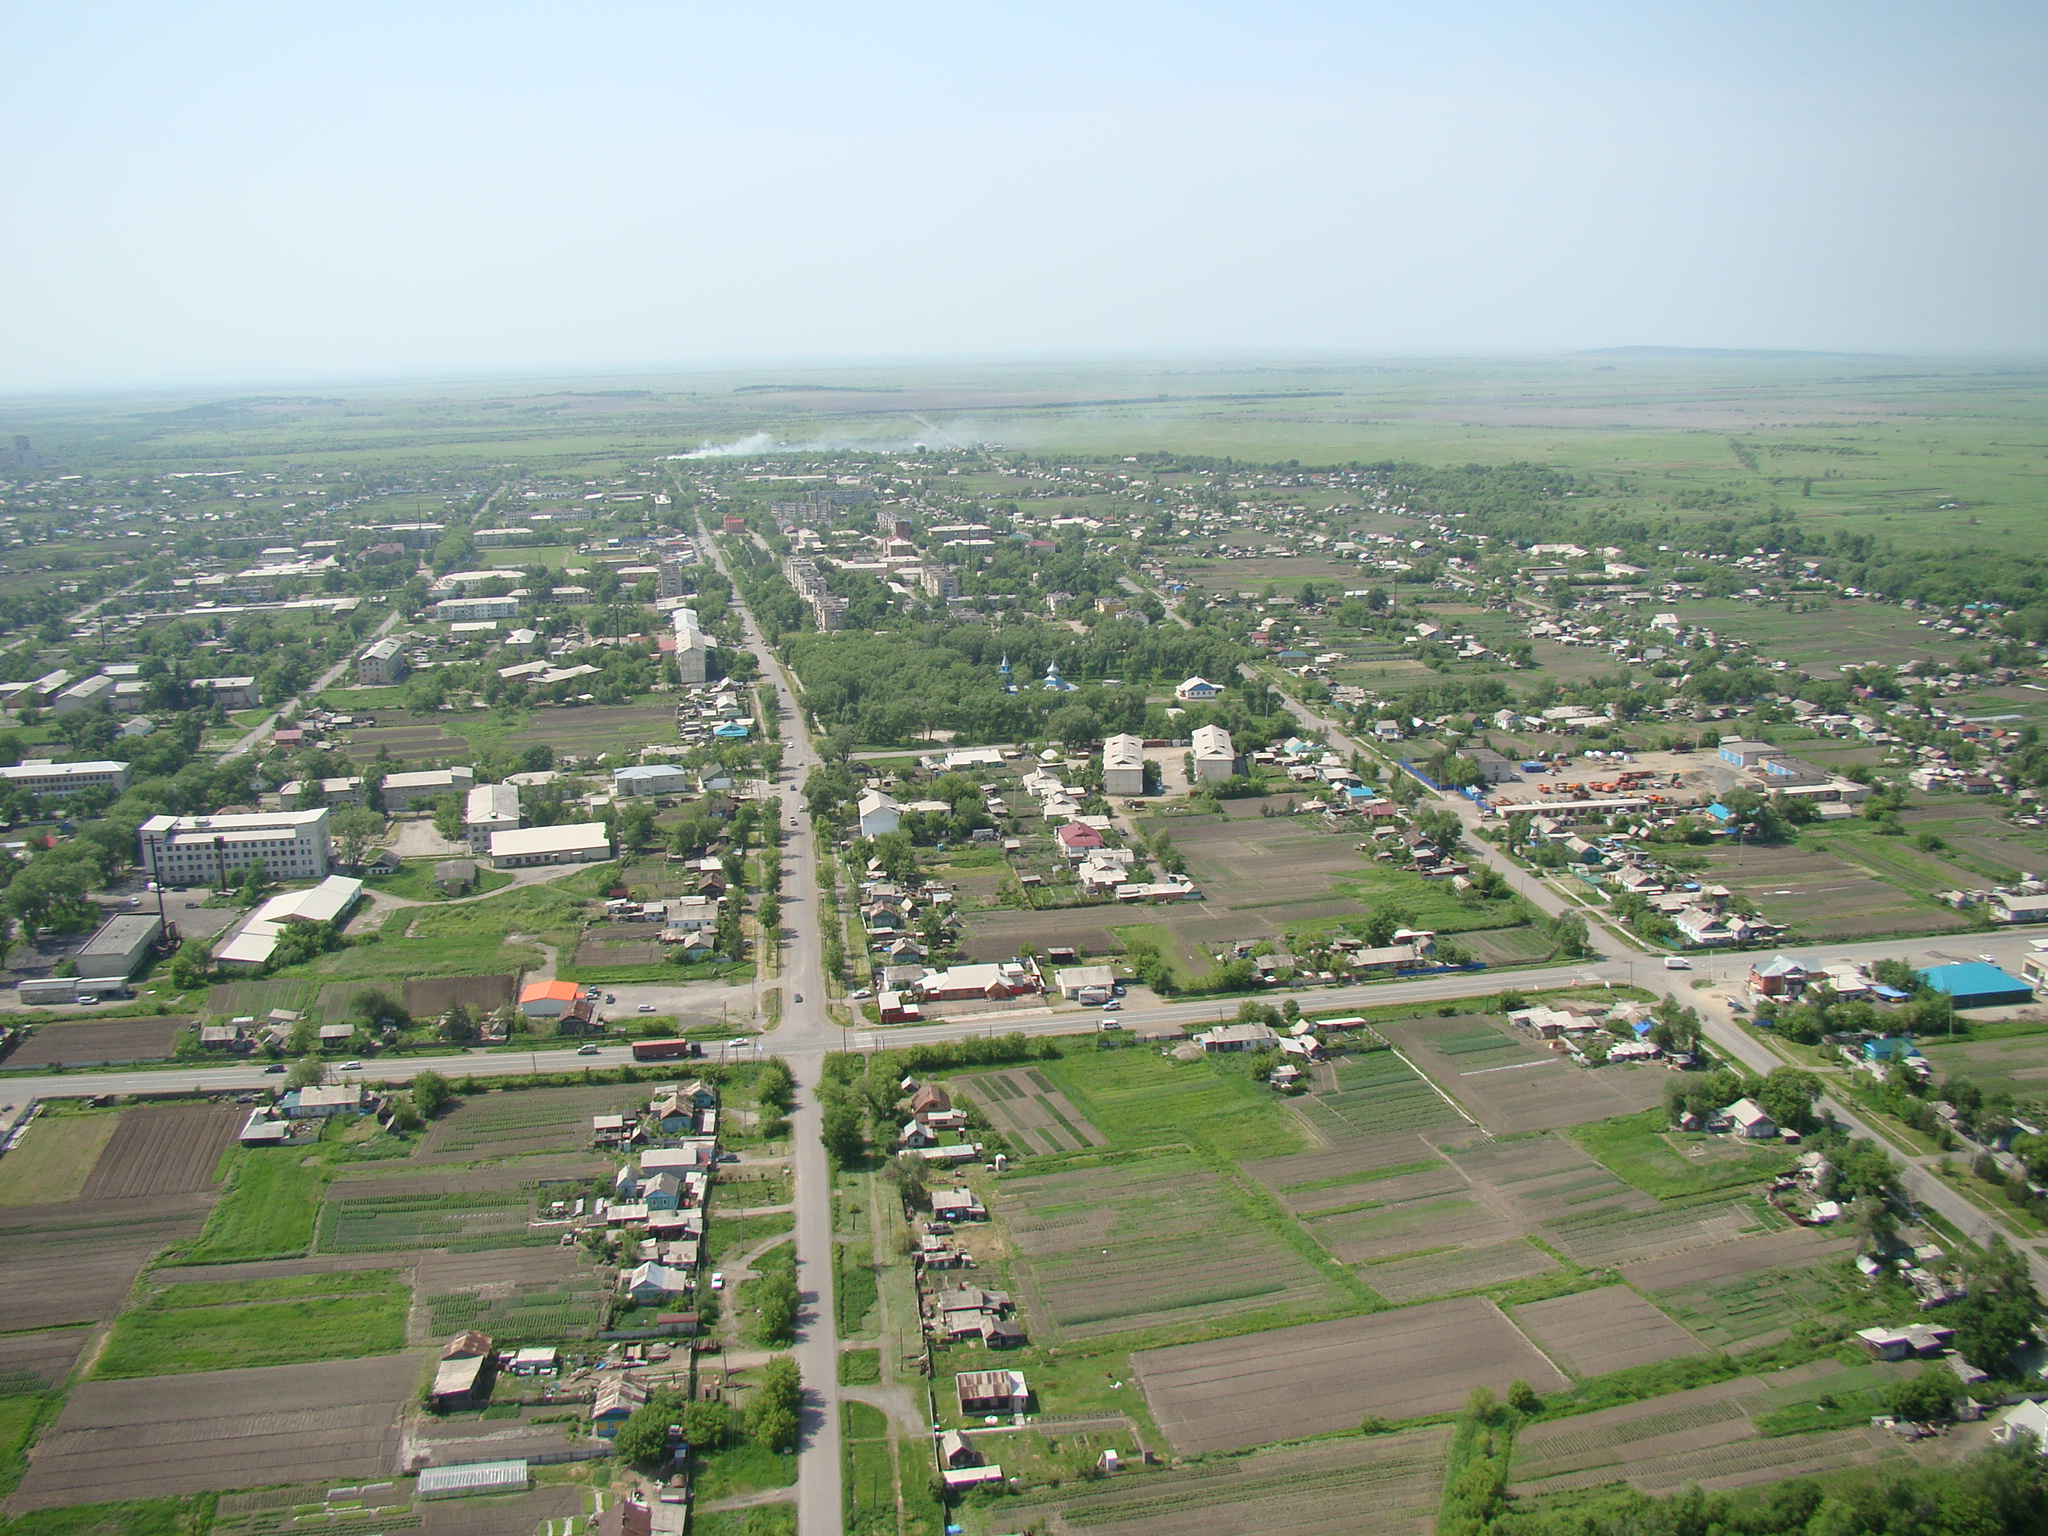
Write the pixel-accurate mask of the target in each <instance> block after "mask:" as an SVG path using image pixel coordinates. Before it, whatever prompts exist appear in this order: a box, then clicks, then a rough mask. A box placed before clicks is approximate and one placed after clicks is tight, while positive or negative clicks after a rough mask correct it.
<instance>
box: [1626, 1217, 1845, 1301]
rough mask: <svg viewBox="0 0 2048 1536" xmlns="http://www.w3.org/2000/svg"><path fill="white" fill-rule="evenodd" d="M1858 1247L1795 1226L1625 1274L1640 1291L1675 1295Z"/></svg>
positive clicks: (1630, 1267)
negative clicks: (1674, 1291) (1689, 1287)
mask: <svg viewBox="0 0 2048 1536" xmlns="http://www.w3.org/2000/svg"><path fill="white" fill-rule="evenodd" d="M1855 1248H1856V1241H1855V1239H1854V1238H1848V1237H1823V1236H1822V1235H1821V1234H1820V1233H1818V1232H1816V1231H1814V1230H1812V1229H1811V1228H1810V1227H1793V1228H1791V1229H1789V1230H1787V1231H1784V1232H1768V1233H1764V1234H1761V1235H1759V1236H1756V1237H1745V1238H1740V1239H1738V1240H1737V1241H1735V1242H1732V1243H1720V1244H1717V1245H1715V1246H1714V1247H1712V1248H1694V1249H1691V1250H1689V1251H1687V1252H1685V1253H1674V1254H1671V1255H1669V1256H1667V1257H1665V1258H1661V1259H1650V1260H1646V1261H1644V1262H1642V1263H1639V1264H1629V1265H1626V1266H1624V1267H1623V1269H1622V1272H1621V1273H1622V1278H1623V1279H1625V1280H1627V1281H1628V1283H1629V1284H1630V1285H1633V1286H1635V1287H1636V1288H1637V1289H1638V1290H1644V1291H1671V1290H1678V1289H1680V1288H1681V1287H1685V1286H1695V1285H1708V1284H1711V1283H1712V1282H1714V1281H1716V1280H1732V1279H1735V1278H1736V1277H1737V1276H1740V1275H1748V1274H1754V1273H1756V1272H1757V1271H1759V1270H1766V1269H1804V1268H1807V1267H1809V1266H1811V1265H1814V1264H1820V1263H1824V1262H1825V1261H1826V1260H1828V1259H1831V1258H1834V1257H1835V1256H1836V1255H1838V1254H1843V1253H1853V1252H1854V1251H1855Z"/></svg>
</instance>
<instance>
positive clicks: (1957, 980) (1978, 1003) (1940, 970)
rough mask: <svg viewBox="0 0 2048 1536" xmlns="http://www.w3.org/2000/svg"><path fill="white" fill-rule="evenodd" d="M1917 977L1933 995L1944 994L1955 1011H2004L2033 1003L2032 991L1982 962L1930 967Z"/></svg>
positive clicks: (1969, 961) (2023, 983)
mask: <svg viewBox="0 0 2048 1536" xmlns="http://www.w3.org/2000/svg"><path fill="white" fill-rule="evenodd" d="M1919 975H1920V979H1921V980H1922V981H1924V982H1926V983H1927V985H1928V986H1930V987H1932V988H1934V990H1935V991H1937V992H1946V993H1947V994H1948V999H1949V1001H1950V1002H1951V1003H1953V1004H1954V1005H1955V1006H1956V1007H1958V1008H2004V1007H2008V1006H2011V1005H2013V1004H2016V1003H2031V1002H2032V1001H2033V1000H2034V989H2033V988H2032V987H2030V986H2028V985H2027V984H2026V983H2025V982H2024V981H2021V980H2020V979H2019V978H2018V977H2016V976H2008V975H2007V974H2006V973H2005V972H2004V971H2001V970H2000V969H1999V968H1998V967H1997V966H1995V965H1991V964H1988V963H1987V962H1985V961H1982V960H1967V961H1964V962H1962V963H1960V964H1957V965H1935V966H1929V967H1928V968H1927V969H1926V970H1924V971H1921V972H1920V973H1919Z"/></svg>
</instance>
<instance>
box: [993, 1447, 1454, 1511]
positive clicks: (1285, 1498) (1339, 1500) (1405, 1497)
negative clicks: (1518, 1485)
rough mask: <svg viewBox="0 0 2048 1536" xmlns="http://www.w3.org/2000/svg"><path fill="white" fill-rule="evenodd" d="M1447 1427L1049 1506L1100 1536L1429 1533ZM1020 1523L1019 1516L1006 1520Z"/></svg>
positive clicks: (1201, 1470) (1211, 1468) (1220, 1465)
mask: <svg viewBox="0 0 2048 1536" xmlns="http://www.w3.org/2000/svg"><path fill="white" fill-rule="evenodd" d="M1449 1438H1450V1430H1449V1428H1448V1427H1446V1426H1441V1425H1433V1426H1430V1427H1428V1428H1425V1429H1411V1430H1408V1431H1406V1432H1405V1433H1403V1434H1398V1435H1375V1436H1372V1437H1371V1438H1369V1439H1351V1440H1342V1441H1338V1442H1336V1443H1333V1444H1329V1445H1316V1446H1308V1447H1303V1448H1300V1449H1295V1450H1284V1451H1267V1452H1263V1453H1260V1454H1257V1455H1252V1456H1244V1457H1233V1458H1231V1459H1230V1460H1227V1461H1217V1462H1211V1463H1206V1464H1201V1465H1196V1466H1190V1467H1185V1468H1177V1469H1175V1470H1174V1471H1171V1472H1167V1473H1163V1474H1160V1475H1157V1476H1148V1477H1145V1478H1142V1479H1134V1480H1131V1481H1129V1482H1126V1483H1124V1484H1122V1485H1121V1486H1116V1485H1111V1486H1109V1488H1108V1491H1106V1492H1093V1491H1088V1489H1089V1485H1088V1484H1085V1483H1080V1484H1076V1485H1075V1487H1076V1488H1077V1489H1079V1490H1082V1491H1080V1492H1078V1493H1076V1494H1075V1495H1074V1496H1073V1497H1070V1498H1067V1499H1065V1500H1063V1501H1062V1502H1060V1503H1059V1504H1057V1505H1056V1506H1054V1505H1049V1504H1048V1505H1033V1506H1031V1507H1032V1508H1034V1509H1035V1508H1046V1509H1052V1508H1055V1507H1056V1508H1057V1510H1058V1517H1057V1519H1058V1523H1057V1524H1056V1525H1053V1526H1051V1527H1050V1528H1051V1529H1053V1530H1064V1531H1072V1530H1085V1531H1091V1532H1092V1531H1099V1532H1102V1533H1103V1536H1242V1533H1244V1532H1250V1531H1256V1532H1258V1533H1260V1536H1428V1533H1429V1532H1430V1531H1431V1530H1433V1529H1434V1528H1435V1524H1436V1511H1437V1504H1438V1501H1439V1499H1440V1498H1441V1496H1442V1492H1443V1481H1444V1449H1445V1446H1446V1444H1447V1442H1448V1441H1449ZM1012 1523H1013V1524H1016V1525H1019V1526H1021V1525H1024V1524H1025V1523H1026V1521H1025V1519H1024V1518H1022V1517H1020V1518H1018V1519H1017V1520H1015V1521H1013V1522H1012Z"/></svg>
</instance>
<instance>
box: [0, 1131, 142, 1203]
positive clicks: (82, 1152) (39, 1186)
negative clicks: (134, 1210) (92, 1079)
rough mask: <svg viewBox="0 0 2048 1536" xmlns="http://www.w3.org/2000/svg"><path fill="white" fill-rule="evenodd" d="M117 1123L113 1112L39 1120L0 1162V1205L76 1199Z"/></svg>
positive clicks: (0, 1158)
mask: <svg viewBox="0 0 2048 1536" xmlns="http://www.w3.org/2000/svg"><path fill="white" fill-rule="evenodd" d="M120 1122H121V1117H120V1115H119V1114H117V1113H113V1112H109V1113H106V1114H96V1115H39V1116H37V1117H36V1121H35V1124H33V1125H31V1126H30V1127H29V1128H28V1131H27V1132H26V1134H24V1135H23V1136H22V1138H21V1142H20V1144H19V1145H18V1146H16V1147H15V1149H14V1150H13V1151H12V1152H10V1153H8V1154H7V1155H6V1156H5V1157H0V1206H6V1205H51V1204H54V1203H56V1202H58V1201H62V1200H75V1199H76V1198H78V1192H79V1190H81V1189H83V1188H84V1187H85V1181H86V1179H87V1178H88V1177H89V1176H90V1175H91V1173H92V1165H93V1164H94V1163H96V1162H98V1161H99V1156H100V1153H101V1151H102V1150H104V1149H105V1147H106V1145H107V1142H108V1140H109V1139H110V1138H111V1137H112V1136H113V1134H114V1127H115V1126H116V1125H118V1124H120Z"/></svg>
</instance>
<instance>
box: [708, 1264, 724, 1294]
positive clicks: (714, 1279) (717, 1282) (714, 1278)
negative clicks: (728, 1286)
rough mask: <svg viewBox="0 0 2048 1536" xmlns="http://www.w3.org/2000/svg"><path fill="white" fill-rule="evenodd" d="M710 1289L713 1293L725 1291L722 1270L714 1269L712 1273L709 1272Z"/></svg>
mask: <svg viewBox="0 0 2048 1536" xmlns="http://www.w3.org/2000/svg"><path fill="white" fill-rule="evenodd" d="M711 1289H713V1290H714V1291H722V1290H724V1289H725V1271H724V1270H722V1269H714V1270H713V1271H711Z"/></svg>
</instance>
